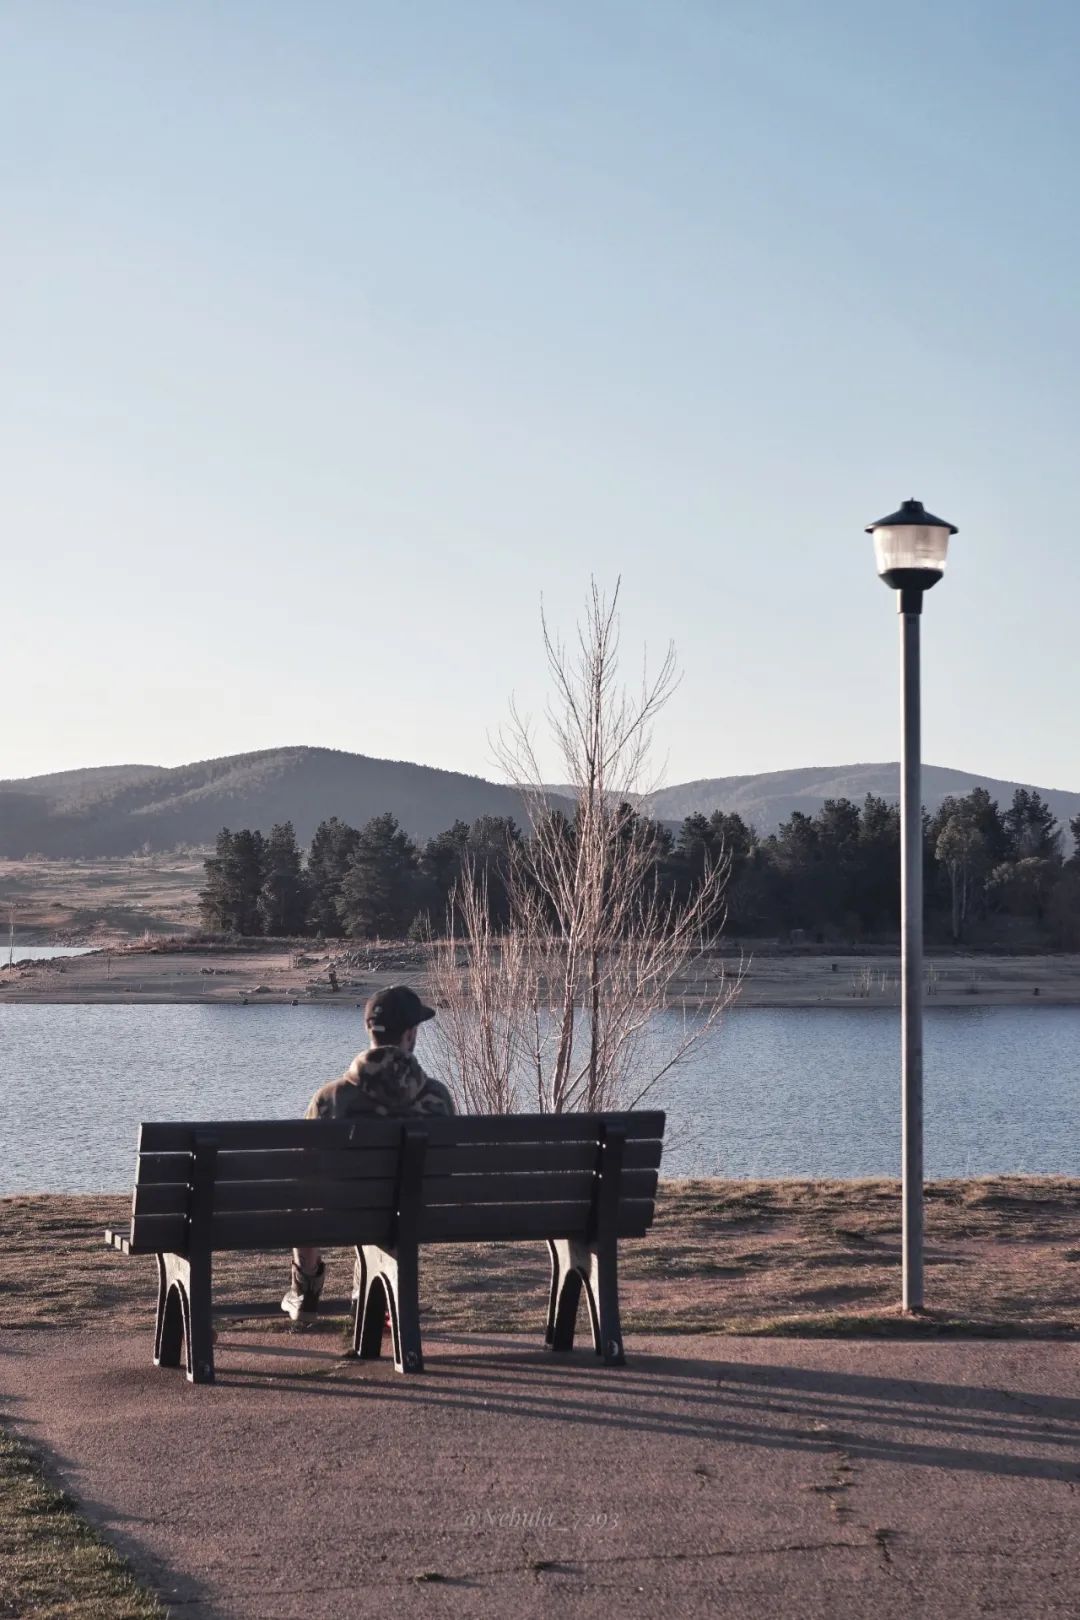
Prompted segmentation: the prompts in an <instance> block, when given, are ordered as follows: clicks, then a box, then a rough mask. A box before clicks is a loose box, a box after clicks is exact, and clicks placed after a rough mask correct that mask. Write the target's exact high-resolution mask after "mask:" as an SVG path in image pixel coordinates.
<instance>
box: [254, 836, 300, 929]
mask: <svg viewBox="0 0 1080 1620" xmlns="http://www.w3.org/2000/svg"><path fill="white" fill-rule="evenodd" d="M263 866H264V875H263V881H262V888H261V890H260V892H259V915H260V917H261V919H262V928H263V933H264V934H272V935H276V936H280V935H283V934H284V935H290V934H300V933H303V931H304V927H305V924H306V922H307V911H308V902H309V900H310V890H309V887H308V881H307V878H306V877H305V875H304V873H303V871H302V869H301V856H300V850H299V848H298V846H297V842H296V831H295V829H294V827H293V824H292V822H291V821H284V822H280V823H278V825H276V826H274V827H271V829H270V836H269V838H268V839H267V840H266V846H265V852H264V863H263Z"/></svg>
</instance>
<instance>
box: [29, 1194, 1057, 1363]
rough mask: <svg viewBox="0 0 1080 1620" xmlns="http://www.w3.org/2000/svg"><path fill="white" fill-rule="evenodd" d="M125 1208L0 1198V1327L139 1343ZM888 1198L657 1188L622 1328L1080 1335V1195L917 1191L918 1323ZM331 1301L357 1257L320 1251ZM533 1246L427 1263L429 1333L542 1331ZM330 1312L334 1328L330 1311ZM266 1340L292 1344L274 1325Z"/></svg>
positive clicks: (277, 1260)
mask: <svg viewBox="0 0 1080 1620" xmlns="http://www.w3.org/2000/svg"><path fill="white" fill-rule="evenodd" d="M129 1208H130V1205H129V1202H128V1200H127V1199H126V1198H94V1197H59V1196H52V1195H47V1196H38V1197H11V1198H5V1199H2V1200H0V1230H2V1232H3V1239H4V1248H5V1266H4V1274H3V1277H2V1279H0V1320H2V1321H3V1323H4V1325H5V1326H7V1327H43V1326H47V1327H57V1328H71V1327H89V1326H100V1327H103V1328H109V1329H130V1328H135V1329H138V1330H140V1331H146V1333H147V1334H148V1335H149V1331H150V1326H151V1320H152V1306H153V1301H154V1297H155V1295H154V1286H155V1274H154V1268H153V1263H152V1261H150V1260H131V1259H124V1258H123V1257H122V1256H119V1255H115V1254H112V1253H110V1252H109V1251H107V1250H106V1249H105V1248H104V1245H103V1242H102V1232H103V1230H104V1228H105V1226H107V1225H121V1226H122V1225H124V1224H125V1223H126V1221H127V1217H128V1210H129ZM899 1249H900V1207H899V1191H898V1187H897V1184H896V1183H895V1182H889V1181H858V1182H851V1181H817V1182H811V1181H761V1182H750V1181H668V1182H663V1183H661V1192H660V1198H659V1202H658V1206H657V1219H656V1225H655V1227H654V1229H653V1232H652V1234H651V1235H650V1236H649V1237H648V1238H645V1239H642V1240H639V1241H634V1242H627V1243H625V1244H624V1245H623V1246H622V1249H621V1251H620V1252H621V1256H622V1259H621V1271H622V1298H623V1310H624V1328H625V1330H626V1332H627V1333H628V1334H632V1333H634V1332H635V1331H637V1332H646V1331H648V1332H671V1333H691V1332H693V1333H753V1334H760V1333H785V1334H787V1333H794V1334H804V1335H814V1334H841V1333H848V1334H850V1333H856V1334H859V1333H862V1334H865V1333H875V1334H897V1333H942V1332H956V1333H965V1332H966V1333H976V1334H1005V1335H1024V1336H1032V1335H1035V1336H1066V1337H1075V1336H1080V1182H1077V1181H1068V1180H1065V1179H1063V1178H1051V1177H1045V1178H1044V1177H1027V1176H1025V1177H1019V1176H1017V1177H995V1178H985V1179H981V1180H976V1181H950V1182H940V1183H937V1184H935V1185H932V1186H931V1187H930V1188H929V1189H928V1198H927V1273H926V1277H927V1280H926V1293H927V1300H928V1303H929V1306H930V1309H929V1311H928V1313H927V1315H926V1317H925V1318H923V1319H918V1320H912V1319H910V1318H905V1317H903V1316H902V1315H901V1313H900V1312H899V1310H898V1308H897V1304H896V1301H897V1299H898V1296H899V1281H900V1279H899ZM329 1258H330V1264H331V1278H330V1288H329V1292H330V1293H332V1294H333V1295H334V1296H336V1297H337V1298H338V1299H339V1300H340V1301H341V1302H340V1304H339V1305H338V1306H337V1307H336V1308H335V1307H331V1311H330V1313H329V1315H328V1317H327V1319H326V1322H325V1331H337V1330H338V1328H340V1326H341V1325H342V1322H343V1319H344V1312H345V1309H346V1306H345V1304H344V1300H343V1298H342V1296H343V1295H344V1294H345V1293H347V1284H348V1282H349V1280H350V1275H351V1264H350V1257H349V1255H347V1254H346V1253H345V1252H343V1251H337V1252H333V1253H332V1254H331V1256H330V1257H329ZM547 1276H548V1270H547V1255H546V1250H545V1249H544V1247H543V1245H542V1244H539V1243H537V1244H535V1245H532V1244H529V1245H522V1244H514V1245H498V1244H483V1245H474V1246H453V1247H447V1248H440V1247H437V1246H433V1247H429V1248H427V1249H425V1251H424V1254H423V1261H422V1277H421V1299H422V1306H423V1310H424V1319H425V1321H426V1322H427V1323H429V1324H431V1325H432V1326H439V1327H445V1328H447V1329H452V1330H455V1331H466V1332H468V1331H472V1330H485V1329H486V1330H488V1331H525V1332H535V1331H536V1330H537V1328H538V1326H539V1325H540V1324H541V1323H542V1322H543V1318H544V1311H545V1308H546V1299H547V1294H546V1290H547ZM286 1281H287V1277H286V1266H285V1261H284V1257H282V1256H279V1255H250V1254H242V1255H230V1254H226V1255H221V1256H220V1257H219V1258H218V1259H217V1260H216V1261H215V1298H216V1300H218V1301H219V1302H221V1303H223V1304H224V1303H234V1304H239V1303H245V1304H252V1303H254V1304H258V1305H261V1306H266V1305H271V1306H272V1305H273V1304H274V1302H275V1301H276V1299H277V1298H278V1297H280V1293H281V1292H282V1291H283V1289H284V1286H285V1284H286ZM335 1309H336V1312H337V1314H335ZM266 1326H267V1328H268V1330H270V1331H281V1332H288V1331H291V1330H290V1328H289V1326H288V1324H287V1323H286V1322H285V1319H284V1318H283V1317H279V1318H277V1319H276V1320H275V1319H274V1318H273V1317H272V1316H271V1317H270V1318H268V1319H267V1321H266Z"/></svg>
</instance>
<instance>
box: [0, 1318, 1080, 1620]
mask: <svg viewBox="0 0 1080 1620" xmlns="http://www.w3.org/2000/svg"><path fill="white" fill-rule="evenodd" d="M338 1346H339V1341H338V1339H337V1338H336V1336H333V1337H331V1336H325V1335H319V1334H315V1335H304V1336H302V1337H296V1336H290V1335H288V1334H277V1333H275V1334H273V1335H270V1334H266V1333H261V1334H260V1333H253V1332H250V1331H248V1332H242V1331H240V1330H239V1329H233V1330H231V1331H226V1332H224V1333H223V1334H222V1335H221V1338H220V1340H219V1344H218V1357H219V1382H218V1383H217V1384H216V1385H215V1386H213V1387H212V1388H201V1389H193V1388H191V1387H190V1386H188V1385H187V1383H186V1382H185V1381H184V1379H183V1378H182V1376H181V1375H179V1374H176V1373H168V1372H159V1371H157V1370H156V1369H155V1368H154V1367H153V1366H152V1365H151V1364H150V1345H149V1335H148V1334H140V1335H138V1336H129V1335H126V1334H112V1335H102V1336H98V1337H94V1338H91V1337H89V1336H81V1335H74V1334H61V1333H56V1332H53V1333H49V1332H24V1333H17V1332H10V1331H9V1332H6V1333H3V1332H0V1411H3V1412H4V1413H5V1414H7V1415H9V1416H11V1417H13V1418H14V1419H15V1421H16V1423H17V1425H18V1426H19V1427H20V1428H21V1429H22V1430H23V1432H24V1433H25V1434H26V1435H27V1436H28V1437H30V1438H31V1439H32V1440H34V1441H35V1442H36V1443H37V1444H39V1445H42V1446H44V1447H45V1448H47V1450H48V1451H49V1452H50V1453H51V1455H52V1457H53V1458H54V1460H55V1462H56V1463H57V1465H58V1468H59V1471H60V1473H61V1475H62V1477H63V1479H64V1482H65V1483H66V1484H67V1485H68V1486H69V1488H70V1489H72V1490H73V1491H74V1493H75V1494H76V1495H77V1496H78V1497H79V1498H81V1500H82V1502H83V1504H84V1509H85V1511H86V1512H87V1513H88V1514H89V1515H90V1517H91V1518H92V1519H94V1520H95V1521H96V1522H97V1523H99V1524H101V1525H102V1526H104V1527H105V1528H106V1529H107V1530H108V1532H109V1533H110V1535H112V1536H113V1537H114V1539H115V1540H117V1541H118V1542H119V1543H120V1544H121V1545H122V1546H123V1547H124V1549H125V1550H126V1551H127V1552H128V1553H129V1554H130V1555H131V1556H132V1557H133V1558H134V1559H135V1561H136V1563H137V1564H138V1565H139V1566H140V1568H141V1569H142V1570H143V1571H144V1572H147V1573H148V1574H149V1576H150V1578H151V1579H152V1581H153V1582H154V1583H155V1584H156V1585H157V1587H158V1589H159V1590H160V1591H161V1592H162V1593H163V1595H164V1596H165V1597H166V1599H167V1600H168V1601H170V1602H171V1603H172V1604H174V1605H176V1608H175V1610H174V1612H175V1613H176V1614H178V1615H184V1616H191V1617H192V1620H195V1617H198V1620H207V1617H209V1616H220V1617H236V1616H242V1617H244V1620H292V1617H294V1616H295V1617H299V1616H302V1617H304V1620H330V1617H334V1620H340V1617H343V1616H368V1615H373V1616H379V1617H380V1620H389V1617H391V1616H393V1617H395V1620H398V1617H405V1620H410V1617H412V1616H433V1617H442V1616H468V1617H469V1620H472V1617H474V1616H475V1617H478V1620H485V1617H488V1616H490V1617H492V1620H494V1617H498V1620H505V1617H506V1616H508V1615H514V1616H515V1617H516V1616H534V1615H535V1616H551V1617H553V1620H554V1617H556V1616H558V1617H577V1616H590V1617H591V1616H604V1617H605V1620H606V1617H608V1616H613V1615H618V1616H620V1617H621V1616H627V1617H637V1616H642V1617H645V1616H648V1617H650V1620H652V1617H654V1616H656V1615H660V1614H663V1615H665V1616H667V1615H676V1616H681V1615H699V1614H700V1615H708V1616H728V1615H731V1616H735V1615H738V1616H740V1617H743V1620H746V1617H750V1620H755V1617H758V1616H760V1617H762V1620H764V1617H766V1616H768V1617H770V1620H772V1617H774V1616H797V1617H798V1620H814V1617H817V1616H820V1617H822V1620H825V1617H829V1620H833V1617H835V1616H837V1615H841V1616H847V1617H850V1616H863V1615H866V1616H873V1620H893V1617H896V1620H899V1617H901V1616H903V1617H905V1620H908V1617H911V1616H922V1615H926V1616H942V1617H946V1616H948V1617H949V1620H958V1617H964V1616H968V1615H972V1616H974V1615H980V1616H986V1615H995V1614H1001V1615H1009V1616H1022V1617H1023V1620H1038V1617H1040V1616H1054V1617H1055V1620H1061V1617H1064V1616H1070V1617H1075V1616H1080V1347H1078V1346H1076V1345H1075V1344H1063V1343H1057V1344H1053V1343H1041V1344H1040V1343H1002V1342H971V1341H968V1342H950V1343H942V1342H933V1343H911V1342H907V1343H903V1342H880V1341H874V1342H861V1343H853V1342H842V1341H827V1340H811V1341H783V1340H775V1339H772V1340H764V1339H756V1340H738V1339H721V1338H707V1339H706V1338H685V1339H671V1338H668V1339H651V1340H650V1339H639V1340H638V1341H637V1342H636V1343H632V1345H631V1363H630V1365H629V1366H627V1367H626V1368H623V1369H617V1368H602V1367H600V1366H599V1365H597V1364H596V1362H595V1360H594V1358H593V1357H592V1355H591V1354H590V1353H586V1352H584V1351H582V1352H575V1354H574V1355H573V1356H572V1357H571V1358H570V1359H569V1360H566V1361H563V1360H561V1359H560V1360H558V1361H553V1360H552V1359H550V1358H549V1357H547V1356H545V1354H544V1353H543V1352H542V1351H541V1350H539V1349H538V1348H537V1346H536V1342H535V1340H529V1339H524V1338H505V1337H504V1338H494V1337H492V1338H480V1337H469V1338H452V1337H450V1336H448V1335H441V1336H440V1335H436V1334H435V1333H432V1334H431V1335H430V1342H429V1344H428V1346H427V1348H428V1369H429V1370H428V1371H427V1373H425V1374H424V1375H423V1377H421V1378H417V1379H404V1378H400V1377H398V1376H397V1375H396V1374H395V1373H394V1372H393V1370H392V1368H389V1367H387V1366H386V1365H383V1364H380V1365H378V1366H374V1367H373V1366H370V1365H367V1366H362V1365H360V1364H358V1363H355V1362H346V1361H341V1360H339V1359H338Z"/></svg>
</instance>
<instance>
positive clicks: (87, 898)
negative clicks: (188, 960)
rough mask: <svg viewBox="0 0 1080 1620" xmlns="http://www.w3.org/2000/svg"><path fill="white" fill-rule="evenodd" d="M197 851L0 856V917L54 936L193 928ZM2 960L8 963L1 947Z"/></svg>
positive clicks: (20, 930) (199, 877) (199, 874)
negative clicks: (40, 857) (53, 857)
mask: <svg viewBox="0 0 1080 1620" xmlns="http://www.w3.org/2000/svg"><path fill="white" fill-rule="evenodd" d="M202 883H203V863H202V857H201V856H198V855H126V856H121V857H117V858H116V859H104V858H103V859H99V860H82V861H76V860H55V861H49V860H33V859H29V860H25V861H8V860H0V922H2V924H3V931H4V932H3V938H4V941H5V943H6V939H7V923H8V909H9V906H10V905H12V904H14V905H15V908H16V910H15V929H16V933H17V934H18V935H19V936H20V937H21V938H24V939H25V938H26V937H27V936H28V935H34V936H35V937H36V936H40V937H42V938H46V937H47V938H48V939H50V940H54V939H57V938H62V937H65V936H68V935H77V936H79V937H80V938H82V937H86V938H90V937H96V936H102V937H104V936H108V937H119V938H124V937H136V938H137V937H140V936H142V935H143V934H144V933H146V932H149V933H151V934H173V933H185V932H187V931H188V930H190V929H192V928H195V927H197V926H198V921H199V908H198V891H199V889H200V888H201V887H202ZM3 960H4V961H5V962H6V961H7V953H6V950H5V953H4V957H3Z"/></svg>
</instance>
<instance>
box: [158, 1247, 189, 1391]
mask: <svg viewBox="0 0 1080 1620" xmlns="http://www.w3.org/2000/svg"><path fill="white" fill-rule="evenodd" d="M155 1258H156V1260H157V1267H158V1302H157V1321H156V1323H155V1324H154V1366H155V1367H179V1365H180V1352H181V1351H182V1350H183V1348H184V1346H185V1344H186V1343H187V1329H186V1327H185V1322H184V1291H183V1288H182V1286H181V1285H180V1284H179V1283H178V1282H175V1281H174V1278H173V1276H172V1275H171V1267H170V1266H169V1264H168V1262H169V1261H170V1260H172V1259H174V1258H175V1256H173V1255H171V1254H170V1255H165V1254H159V1255H156V1256H155Z"/></svg>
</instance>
